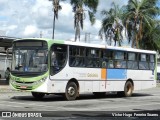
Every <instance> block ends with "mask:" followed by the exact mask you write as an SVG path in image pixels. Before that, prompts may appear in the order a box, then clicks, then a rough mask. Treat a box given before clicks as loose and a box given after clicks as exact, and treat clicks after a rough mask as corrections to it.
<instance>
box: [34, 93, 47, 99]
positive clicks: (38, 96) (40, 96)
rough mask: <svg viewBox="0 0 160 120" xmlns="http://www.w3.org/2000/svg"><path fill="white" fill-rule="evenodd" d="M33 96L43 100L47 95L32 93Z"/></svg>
mask: <svg viewBox="0 0 160 120" xmlns="http://www.w3.org/2000/svg"><path fill="white" fill-rule="evenodd" d="M32 96H33V97H34V98H36V99H42V98H43V97H44V96H45V94H44V93H39V92H32Z"/></svg>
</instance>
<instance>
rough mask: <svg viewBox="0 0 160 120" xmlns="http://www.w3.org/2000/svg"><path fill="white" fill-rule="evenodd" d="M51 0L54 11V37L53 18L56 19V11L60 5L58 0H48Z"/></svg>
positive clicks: (59, 8)
mask: <svg viewBox="0 0 160 120" xmlns="http://www.w3.org/2000/svg"><path fill="white" fill-rule="evenodd" d="M50 1H53V3H52V4H53V12H54V18H53V36H52V39H54V29H55V19H58V11H59V10H61V9H62V7H61V5H60V4H59V2H60V0H50ZM62 1H64V0H62Z"/></svg>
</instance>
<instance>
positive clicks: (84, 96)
mask: <svg viewBox="0 0 160 120" xmlns="http://www.w3.org/2000/svg"><path fill="white" fill-rule="evenodd" d="M145 96H153V95H152V94H146V93H134V94H133V95H132V97H145ZM132 97H120V96H118V95H117V94H106V95H105V96H103V97H97V96H94V95H93V94H81V95H80V97H78V98H77V100H94V99H106V100H107V99H108V100H109V98H124V99H130V98H132ZM11 99H15V100H25V101H43V102H52V101H65V98H64V97H63V96H62V95H54V94H50V95H46V96H45V97H44V98H43V99H35V98H34V97H32V95H30V96H28V95H26V96H13V97H11Z"/></svg>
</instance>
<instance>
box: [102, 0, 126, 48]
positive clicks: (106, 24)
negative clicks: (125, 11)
mask: <svg viewBox="0 0 160 120" xmlns="http://www.w3.org/2000/svg"><path fill="white" fill-rule="evenodd" d="M112 5H113V7H112V8H111V9H110V10H109V11H106V10H103V11H101V14H102V16H104V18H103V20H102V27H101V29H100V31H99V35H100V36H101V38H102V36H103V34H104V35H105V40H106V41H108V43H109V45H111V43H112V39H113V40H114V45H115V46H116V43H117V42H118V45H119V46H121V43H122V39H123V36H122V31H123V25H122V21H121V17H122V10H121V9H120V8H119V6H117V5H115V3H114V2H113V3H112Z"/></svg>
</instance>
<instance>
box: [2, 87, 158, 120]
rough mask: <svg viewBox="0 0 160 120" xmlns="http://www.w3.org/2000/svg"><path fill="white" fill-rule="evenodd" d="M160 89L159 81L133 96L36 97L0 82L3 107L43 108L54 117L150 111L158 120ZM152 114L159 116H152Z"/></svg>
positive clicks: (114, 115) (133, 114) (96, 116)
mask: <svg viewBox="0 0 160 120" xmlns="http://www.w3.org/2000/svg"><path fill="white" fill-rule="evenodd" d="M159 91H160V87H159V85H158V87H156V88H152V89H147V90H143V91H135V92H134V94H133V97H129V98H126V97H118V96H117V95H115V94H108V95H106V96H105V97H103V98H96V97H95V96H93V95H92V94H91V93H87V94H83V95H81V96H80V97H79V98H78V100H76V101H65V100H64V99H63V97H61V96H56V95H48V96H46V97H45V98H44V99H42V100H35V99H34V98H33V97H32V96H31V94H30V93H29V92H16V91H13V90H11V89H10V88H9V87H8V86H0V111H9V112H10V111H12V113H13V112H16V111H17V112H23V114H24V113H26V112H40V113H42V116H43V117H45V116H52V117H54V119H82V117H83V119H105V118H106V116H107V119H117V118H119V119H122V120H123V119H136V118H138V117H137V116H136V114H137V115H142V116H143V115H146V116H147V117H145V119H155V120H157V119H160V113H157V111H158V112H160V92H159ZM146 111H147V112H146ZM118 113H119V114H118ZM26 114H27V113H26ZM15 115H16V114H15ZM151 115H155V117H149V116H151ZM156 115H158V117H157V116H156ZM118 116H123V117H118ZM124 116H125V117H124ZM129 116H131V117H129ZM4 119H6V118H0V120H4ZM12 119H13V118H12ZM15 119H17V118H15ZM38 119H39V118H38ZM43 119H53V118H43ZM141 119H143V117H141ZM39 120H40V119H39Z"/></svg>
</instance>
